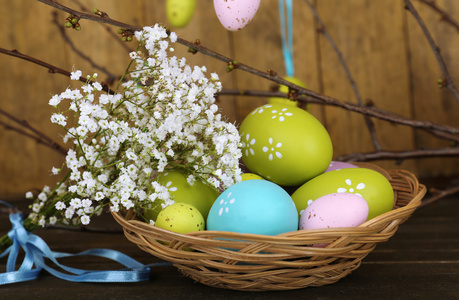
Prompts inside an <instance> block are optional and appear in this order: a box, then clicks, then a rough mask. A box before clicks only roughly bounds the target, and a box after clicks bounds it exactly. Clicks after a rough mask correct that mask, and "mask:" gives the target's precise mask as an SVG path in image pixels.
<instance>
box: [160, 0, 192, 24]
mask: <svg viewBox="0 0 459 300" xmlns="http://www.w3.org/2000/svg"><path fill="white" fill-rule="evenodd" d="M195 9H196V0H167V1H166V14H167V19H168V20H169V23H170V24H171V25H172V26H174V27H177V28H180V27H185V26H186V25H187V24H188V23H189V22H190V21H191V19H192V18H193V15H194V11H195Z"/></svg>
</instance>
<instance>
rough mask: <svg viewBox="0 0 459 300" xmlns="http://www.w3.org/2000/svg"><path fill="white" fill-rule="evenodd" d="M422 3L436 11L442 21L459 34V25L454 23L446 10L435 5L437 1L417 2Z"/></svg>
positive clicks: (420, 0) (425, 0) (421, 0)
mask: <svg viewBox="0 0 459 300" xmlns="http://www.w3.org/2000/svg"><path fill="white" fill-rule="evenodd" d="M417 1H419V2H421V3H424V4H425V5H427V6H429V7H430V8H431V9H433V10H434V11H436V12H437V13H439V14H440V16H441V17H440V20H441V21H444V22H445V23H448V24H449V25H451V26H453V27H454V28H455V29H456V30H457V31H458V32H459V24H458V23H457V22H456V21H454V20H453V19H452V18H451V17H450V16H449V15H448V14H447V13H446V12H445V11H444V10H442V9H441V8H439V7H438V6H437V4H435V1H427V0H417Z"/></svg>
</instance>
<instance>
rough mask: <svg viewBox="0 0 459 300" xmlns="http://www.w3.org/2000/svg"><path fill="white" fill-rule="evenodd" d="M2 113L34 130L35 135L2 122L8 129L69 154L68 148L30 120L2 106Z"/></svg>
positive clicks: (0, 111) (0, 112)
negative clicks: (34, 125) (9, 111)
mask: <svg viewBox="0 0 459 300" xmlns="http://www.w3.org/2000/svg"><path fill="white" fill-rule="evenodd" d="M0 114H1V115H4V116H5V117H7V118H8V119H10V120H12V121H13V122H15V123H16V124H19V125H21V126H22V127H23V128H26V129H28V130H30V131H31V132H33V133H34V134H35V135H31V134H29V133H27V132H25V131H23V130H21V129H17V128H15V127H11V126H10V125H8V124H6V123H4V122H2V125H3V126H4V127H5V128H6V129H10V130H15V131H17V132H19V133H21V134H23V135H25V136H27V137H29V138H32V139H34V140H35V141H37V142H38V143H41V144H44V145H46V146H48V147H50V148H51V149H54V150H56V151H57V152H59V153H62V154H64V155H66V154H67V150H66V149H65V148H63V147H62V146H60V145H59V144H58V143H56V142H55V141H54V140H53V139H51V138H50V137H48V136H47V135H45V134H44V133H43V132H41V131H40V130H38V129H36V128H35V127H33V126H32V125H30V124H29V122H27V121H26V120H19V119H18V118H16V117H14V116H13V115H11V114H9V113H7V112H6V111H4V110H3V109H1V108H0Z"/></svg>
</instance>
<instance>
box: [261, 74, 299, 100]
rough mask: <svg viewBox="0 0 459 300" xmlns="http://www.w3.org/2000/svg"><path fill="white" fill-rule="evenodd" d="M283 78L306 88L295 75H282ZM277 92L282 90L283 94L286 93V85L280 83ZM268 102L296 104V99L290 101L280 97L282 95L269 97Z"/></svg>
mask: <svg viewBox="0 0 459 300" xmlns="http://www.w3.org/2000/svg"><path fill="white" fill-rule="evenodd" d="M283 79H285V80H287V81H289V82H291V83H293V84H296V85H298V86H301V87H303V88H306V84H305V83H304V82H303V81H301V79H298V78H297V77H293V76H286V77H283ZM279 92H282V93H284V94H287V93H288V87H287V86H286V85H281V86H280V87H279ZM268 103H269V104H284V105H291V106H297V101H292V100H289V99H287V98H282V97H271V98H269V99H268Z"/></svg>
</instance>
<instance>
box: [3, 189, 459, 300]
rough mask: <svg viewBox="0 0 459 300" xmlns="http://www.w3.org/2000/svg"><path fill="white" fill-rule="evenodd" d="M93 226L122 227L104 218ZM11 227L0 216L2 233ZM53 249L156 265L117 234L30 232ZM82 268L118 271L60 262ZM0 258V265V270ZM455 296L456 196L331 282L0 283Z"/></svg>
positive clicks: (30, 294) (180, 295) (93, 293)
mask: <svg viewBox="0 0 459 300" xmlns="http://www.w3.org/2000/svg"><path fill="white" fill-rule="evenodd" d="M95 223H97V224H93V226H103V227H104V228H113V229H120V227H119V225H118V224H116V223H115V222H114V220H113V219H112V218H111V217H110V215H107V216H105V217H102V218H100V219H99V220H98V221H96V222H95ZM9 229H10V223H9V221H8V217H7V215H6V214H1V215H0V233H1V234H2V235H3V234H4V233H6V232H7V231H8V230H9ZM34 233H35V234H37V235H39V236H40V237H41V238H43V239H44V240H45V241H46V242H47V243H48V245H49V246H50V248H51V249H52V250H54V251H61V252H69V253H77V252H80V251H83V250H87V249H90V248H108V249H116V250H119V251H121V252H123V253H125V254H128V255H130V256H131V257H133V258H135V259H137V260H139V261H141V262H142V263H145V264H150V263H154V262H159V261H160V260H159V259H157V258H155V257H153V256H151V255H149V254H147V253H144V252H143V251H141V250H140V249H139V248H137V246H135V245H134V244H131V243H130V242H129V241H127V240H126V238H125V237H124V236H123V235H122V234H121V233H94V232H81V231H68V230H61V229H38V230H36V231H35V232H34ZM61 262H62V263H63V264H65V265H68V266H72V267H78V268H83V269H118V268H120V265H118V264H117V263H114V262H111V261H108V260H105V259H102V258H92V257H74V258H66V259H62V260H61ZM5 265H6V259H5V258H4V259H2V260H0V272H4V271H5ZM231 298H237V299H284V298H285V299H429V300H430V299H459V197H458V196H456V197H449V198H446V199H443V200H441V201H440V202H438V203H436V204H434V205H430V206H426V207H424V208H421V209H419V210H417V211H416V212H415V214H414V215H413V216H412V217H411V218H410V219H409V220H408V221H407V222H405V223H404V224H402V225H401V227H400V228H399V230H398V231H397V233H396V234H395V236H393V237H392V238H391V239H390V240H389V241H388V242H386V243H383V244H380V245H378V246H377V247H376V249H375V250H374V251H373V252H372V253H370V255H368V256H367V257H366V258H365V259H364V261H363V262H362V265H361V266H360V268H358V269H357V270H355V271H354V272H353V273H351V274H350V275H349V276H347V277H345V278H343V279H341V280H340V281H338V282H337V283H335V284H332V285H328V286H322V287H317V288H316V287H314V288H304V289H300V290H293V291H282V292H240V291H231V290H223V289H218V288H213V287H208V286H205V285H202V284H200V283H197V282H194V281H193V280H191V279H189V278H187V277H184V276H182V275H181V274H180V273H179V272H178V271H177V270H176V269H175V268H174V267H172V266H161V267H154V268H152V271H151V278H150V281H148V282H141V283H74V282H67V281H64V280H61V279H58V278H55V277H53V276H51V275H50V274H48V273H47V272H46V271H42V273H40V275H39V277H38V278H37V279H36V280H34V281H29V282H24V283H17V284H11V285H4V286H0V299H214V300H216V299H231Z"/></svg>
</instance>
